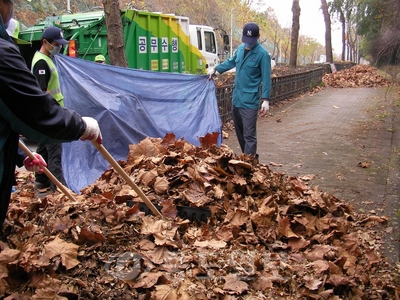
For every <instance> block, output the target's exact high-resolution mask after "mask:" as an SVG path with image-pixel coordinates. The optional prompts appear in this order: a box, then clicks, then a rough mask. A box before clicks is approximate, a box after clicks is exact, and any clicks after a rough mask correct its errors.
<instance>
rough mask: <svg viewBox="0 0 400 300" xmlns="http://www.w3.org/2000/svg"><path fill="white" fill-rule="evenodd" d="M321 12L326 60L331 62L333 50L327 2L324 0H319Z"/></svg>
mask: <svg viewBox="0 0 400 300" xmlns="http://www.w3.org/2000/svg"><path fill="white" fill-rule="evenodd" d="M321 7H322V13H323V14H324V20H325V51H326V61H327V62H330V63H332V62H333V52H332V35H331V16H330V15H329V11H328V4H327V3H326V0H321Z"/></svg>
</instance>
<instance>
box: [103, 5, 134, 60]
mask: <svg viewBox="0 0 400 300" xmlns="http://www.w3.org/2000/svg"><path fill="white" fill-rule="evenodd" d="M103 5H104V13H105V18H106V26H107V44H108V58H109V59H110V63H111V64H112V65H114V66H120V67H128V63H127V61H126V56H125V48H124V37H123V33H122V20H121V11H120V9H119V1H118V0H103Z"/></svg>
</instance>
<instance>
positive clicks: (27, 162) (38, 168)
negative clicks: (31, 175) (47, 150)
mask: <svg viewBox="0 0 400 300" xmlns="http://www.w3.org/2000/svg"><path fill="white" fill-rule="evenodd" d="M33 155H34V156H35V157H36V159H32V158H30V157H29V156H27V157H26V158H25V159H24V166H25V169H27V170H28V171H30V172H37V173H39V174H41V173H43V168H44V167H47V164H46V162H45V161H44V159H43V157H42V156H41V155H40V154H37V153H35V152H33Z"/></svg>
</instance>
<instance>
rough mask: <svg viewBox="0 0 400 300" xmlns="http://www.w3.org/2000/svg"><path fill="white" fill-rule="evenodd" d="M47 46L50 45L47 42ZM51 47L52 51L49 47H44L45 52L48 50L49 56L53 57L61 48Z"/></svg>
mask: <svg viewBox="0 0 400 300" xmlns="http://www.w3.org/2000/svg"><path fill="white" fill-rule="evenodd" d="M47 44H49V45H51V44H50V43H49V42H47ZM51 46H53V49H52V50H50V49H49V47H47V46H46V48H47V50H49V53H50V54H51V55H53V56H54V55H56V54H58V53H60V50H61V47H60V46H54V45H51Z"/></svg>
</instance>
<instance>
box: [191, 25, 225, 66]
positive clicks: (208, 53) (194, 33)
mask: <svg viewBox="0 0 400 300" xmlns="http://www.w3.org/2000/svg"><path fill="white" fill-rule="evenodd" d="M189 27H190V43H191V44H192V45H193V46H195V47H196V48H197V49H199V51H200V52H201V54H202V55H203V56H204V58H205V60H206V62H207V64H206V69H208V68H212V67H215V66H217V65H218V64H219V63H220V61H219V58H218V49H217V40H216V36H215V32H214V28H212V27H210V26H203V25H190V26H189Z"/></svg>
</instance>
